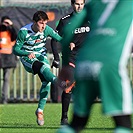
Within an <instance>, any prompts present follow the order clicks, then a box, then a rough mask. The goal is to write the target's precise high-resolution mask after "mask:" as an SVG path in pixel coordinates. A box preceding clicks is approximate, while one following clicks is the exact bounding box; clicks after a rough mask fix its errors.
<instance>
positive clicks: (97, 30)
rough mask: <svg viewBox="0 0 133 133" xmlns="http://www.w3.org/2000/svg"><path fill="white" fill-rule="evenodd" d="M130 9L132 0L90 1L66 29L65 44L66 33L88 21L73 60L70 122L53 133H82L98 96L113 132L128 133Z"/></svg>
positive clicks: (132, 108)
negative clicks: (111, 124) (108, 117)
mask: <svg viewBox="0 0 133 133" xmlns="http://www.w3.org/2000/svg"><path fill="white" fill-rule="evenodd" d="M132 6H133V0H128V1H122V0H115V1H108V0H107V1H103V0H102V1H100V0H99V1H96V0H91V1H89V2H88V4H87V5H86V7H85V9H84V10H83V11H82V13H81V14H79V15H77V16H75V17H74V18H73V22H72V24H73V26H71V27H66V30H65V34H66V35H67V37H66V38H64V39H63V40H62V41H63V42H64V43H66V44H67V43H69V42H68V41H71V39H72V36H71V35H69V34H68V33H69V32H68V31H71V30H73V29H74V28H75V27H78V26H79V25H82V23H84V22H85V21H86V20H90V23H91V32H90V34H89V35H88V37H87V39H86V40H85V41H84V45H83V47H82V48H81V49H80V52H79V54H78V57H77V61H76V68H75V69H76V70H75V79H76V87H75V89H74V90H73V99H74V107H73V119H72V121H71V122H70V124H69V125H68V126H63V127H61V128H60V129H58V131H57V133H79V132H80V131H81V130H83V129H84V127H85V125H86V123H87V121H88V119H89V117H90V110H91V106H92V104H93V101H94V99H95V97H96V96H97V95H99V94H100V96H101V100H102V107H103V108H102V109H103V113H104V114H106V115H110V116H111V117H112V118H113V120H114V123H115V129H114V133H131V125H132V124H131V114H132V112H133V104H132V100H133V97H132V89H131V86H130V80H129V77H128V72H127V62H128V59H129V55H130V52H131V45H132V39H133V33H132V29H133V21H132V17H133V16H132V9H133V8H132ZM123 9H124V10H123ZM127 14H128V15H127ZM75 20H76V22H77V23H74V22H75Z"/></svg>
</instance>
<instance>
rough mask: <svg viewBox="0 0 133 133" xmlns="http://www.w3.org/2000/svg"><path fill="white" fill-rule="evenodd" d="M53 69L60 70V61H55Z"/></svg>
mask: <svg viewBox="0 0 133 133" xmlns="http://www.w3.org/2000/svg"><path fill="white" fill-rule="evenodd" d="M53 67H55V68H59V67H60V61H56V60H53V63H52V66H51V68H53Z"/></svg>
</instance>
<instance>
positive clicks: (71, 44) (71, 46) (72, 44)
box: [70, 42, 75, 51]
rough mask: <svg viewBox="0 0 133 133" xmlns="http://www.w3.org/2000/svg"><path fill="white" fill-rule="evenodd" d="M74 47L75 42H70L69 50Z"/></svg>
mask: <svg viewBox="0 0 133 133" xmlns="http://www.w3.org/2000/svg"><path fill="white" fill-rule="evenodd" d="M74 48H75V43H73V42H71V43H70V49H71V51H72V50H73V49H74Z"/></svg>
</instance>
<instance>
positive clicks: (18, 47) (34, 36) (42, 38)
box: [13, 23, 62, 56]
mask: <svg viewBox="0 0 133 133" xmlns="http://www.w3.org/2000/svg"><path fill="white" fill-rule="evenodd" d="M31 26H32V23H30V24H27V25H26V26H24V27H22V28H21V29H20V30H19V33H18V36H17V40H16V44H15V46H14V48H13V52H14V54H16V55H18V56H26V55H29V54H30V53H32V52H33V53H34V54H37V55H45V54H46V47H45V45H46V39H47V37H51V38H54V39H55V40H57V41H61V39H62V38H61V36H59V35H58V33H56V32H55V31H54V30H53V29H52V28H51V27H49V26H48V25H46V28H45V30H44V31H43V32H42V33H41V32H37V33H35V32H34V31H33V30H32V28H31Z"/></svg>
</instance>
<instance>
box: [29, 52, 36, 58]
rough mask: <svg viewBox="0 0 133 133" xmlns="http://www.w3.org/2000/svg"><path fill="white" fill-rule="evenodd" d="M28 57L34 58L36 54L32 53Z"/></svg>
mask: <svg viewBox="0 0 133 133" xmlns="http://www.w3.org/2000/svg"><path fill="white" fill-rule="evenodd" d="M28 57H29V58H30V59H33V58H35V57H36V56H35V54H34V53H30V54H29V55H28Z"/></svg>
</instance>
